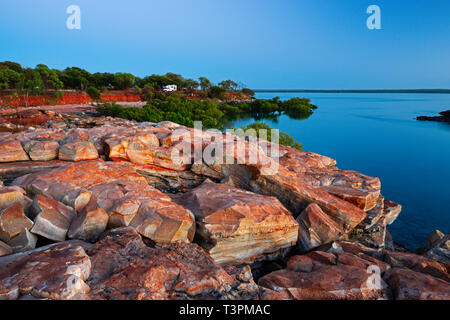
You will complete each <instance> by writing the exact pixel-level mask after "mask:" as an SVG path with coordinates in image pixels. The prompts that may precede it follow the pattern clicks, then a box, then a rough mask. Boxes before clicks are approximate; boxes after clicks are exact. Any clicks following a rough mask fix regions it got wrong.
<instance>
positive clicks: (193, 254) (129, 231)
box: [87, 227, 257, 300]
mask: <svg viewBox="0 0 450 320" xmlns="http://www.w3.org/2000/svg"><path fill="white" fill-rule="evenodd" d="M87 253H88V255H89V256H90V258H91V262H92V270H93V271H92V274H91V276H90V278H89V280H88V281H87V283H88V285H89V286H90V287H91V289H92V292H91V295H90V296H91V298H92V299H120V300H125V299H131V300H142V299H147V300H155V299H158V300H161V299H183V300H186V299H194V298H195V299H202V298H214V297H216V298H227V297H230V296H233V297H236V296H240V293H242V294H248V293H249V292H248V291H247V290H246V289H248V288H249V286H247V287H245V288H244V290H243V292H242V291H241V290H240V289H239V284H240V280H238V279H236V278H235V277H233V276H231V275H229V274H228V273H227V272H226V271H225V270H224V269H223V268H221V267H220V266H218V265H216V264H215V263H214V261H213V260H212V258H211V257H210V256H209V255H208V254H207V253H206V252H205V251H204V250H203V249H201V248H200V247H199V246H198V245H196V244H190V243H181V242H178V243H173V244H170V245H164V246H161V247H157V248H150V247H147V246H145V245H144V243H143V242H142V240H141V238H140V236H139V235H138V234H137V232H136V231H135V230H134V229H133V228H129V227H126V228H119V229H115V230H112V231H109V232H108V233H107V234H106V235H105V236H104V238H103V239H102V240H100V241H99V242H97V243H96V244H95V245H94V246H92V247H91V248H89V249H88V250H87ZM241 284H242V283H241ZM256 292H257V291H256ZM256 292H253V296H254V295H255V294H256ZM240 297H241V298H244V297H243V296H240ZM250 297H251V296H250ZM246 298H248V297H247V296H246Z"/></svg>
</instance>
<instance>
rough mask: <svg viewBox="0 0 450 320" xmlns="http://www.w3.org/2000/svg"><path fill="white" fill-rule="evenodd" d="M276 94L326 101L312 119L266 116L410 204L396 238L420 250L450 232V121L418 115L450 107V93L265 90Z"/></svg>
mask: <svg viewBox="0 0 450 320" xmlns="http://www.w3.org/2000/svg"><path fill="white" fill-rule="evenodd" d="M274 96H279V97H280V98H282V99H289V98H291V97H294V96H300V97H307V98H310V99H311V101H312V103H313V104H315V105H317V106H318V107H319V108H318V109H317V110H316V111H315V113H314V115H312V116H311V117H310V118H309V119H306V120H293V119H290V118H289V117H288V116H285V115H283V116H280V117H279V118H278V120H277V121H270V120H262V121H264V122H266V123H268V124H269V125H271V126H272V127H274V128H278V129H280V130H282V131H285V132H288V133H289V134H291V135H292V136H294V137H295V139H296V140H297V141H299V142H301V143H302V144H303V146H304V150H307V151H313V152H317V153H320V154H323V155H327V156H330V157H332V158H334V159H336V160H337V162H338V167H339V168H340V169H352V170H357V171H360V172H362V173H364V174H367V175H370V176H376V177H379V178H380V179H381V183H382V193H383V195H384V196H385V197H386V198H387V199H390V200H393V201H396V202H398V203H400V204H402V205H403V211H402V213H401V214H400V217H399V218H398V219H397V221H396V222H395V223H394V224H393V225H391V226H390V227H389V230H390V232H391V233H392V236H393V238H394V240H395V241H396V242H399V243H401V244H404V245H406V246H407V247H409V248H410V249H416V248H418V247H420V246H422V245H424V244H425V241H426V238H427V236H428V234H429V233H430V232H432V231H433V230H435V229H439V230H441V231H443V232H445V233H448V232H450V125H449V124H445V123H436V122H421V121H416V120H414V119H415V117H416V116H419V115H436V114H437V113H439V112H440V111H444V110H449V109H450V95H449V94H330V93H297V94H296V93H293V94H291V93H259V94H258V95H257V97H258V98H272V97H274ZM251 122H253V119H245V120H239V121H236V122H234V123H233V125H234V126H235V127H239V126H241V125H247V124H250V123H251Z"/></svg>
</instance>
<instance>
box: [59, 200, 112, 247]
mask: <svg viewBox="0 0 450 320" xmlns="http://www.w3.org/2000/svg"><path fill="white" fill-rule="evenodd" d="M108 220H109V216H108V214H107V213H106V211H105V210H103V209H102V208H99V207H98V206H97V203H95V202H94V201H91V202H90V204H88V205H87V206H86V208H84V209H83V211H82V212H81V213H78V214H77V215H76V216H75V218H74V219H73V220H72V222H71V224H70V228H69V230H68V233H67V236H68V237H69V238H70V239H79V240H83V241H88V242H94V241H96V240H97V239H98V238H99V237H100V235H101V234H102V233H103V232H104V231H105V229H106V226H107V225H108Z"/></svg>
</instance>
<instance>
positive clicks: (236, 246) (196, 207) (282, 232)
mask: <svg viewBox="0 0 450 320" xmlns="http://www.w3.org/2000/svg"><path fill="white" fill-rule="evenodd" d="M174 199H175V201H176V202H177V203H179V204H181V205H182V206H184V207H185V208H188V209H189V210H191V211H192V212H193V213H194V215H195V218H196V221H197V228H198V230H197V234H198V236H199V237H200V238H201V239H202V242H201V244H202V246H203V247H204V248H206V249H207V250H208V251H209V253H210V254H211V256H212V257H213V258H214V260H215V261H216V262H218V263H221V264H224V263H230V262H232V263H238V262H254V261H258V260H262V259H274V258H277V257H280V256H281V255H282V254H283V252H284V251H285V249H286V248H289V247H291V246H293V245H295V243H296V241H297V234H298V224H297V222H296V221H295V219H294V218H293V217H292V216H291V214H290V212H289V211H288V210H287V209H286V208H284V206H283V205H282V204H281V203H280V202H279V201H278V200H277V199H276V198H274V197H268V196H262V195H257V194H254V193H252V192H248V191H244V190H241V189H237V188H234V187H230V186H227V185H223V184H215V183H204V184H202V185H201V186H199V187H197V188H195V189H193V190H191V191H189V192H187V193H186V194H184V195H182V196H181V197H179V198H176V197H174Z"/></svg>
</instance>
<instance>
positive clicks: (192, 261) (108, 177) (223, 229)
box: [0, 111, 450, 299]
mask: <svg viewBox="0 0 450 320" xmlns="http://www.w3.org/2000/svg"><path fill="white" fill-rule="evenodd" d="M33 115H36V114H35V113H30V117H31V116H33ZM42 117H47V118H49V119H48V120H50V121H48V122H44V121H39V123H38V122H36V124H35V125H34V127H32V128H29V129H27V130H23V131H21V132H1V133H0V299H17V298H19V297H24V296H33V297H35V298H38V299H42V298H49V299H206V298H212V297H214V298H220V299H239V298H243V299H254V298H259V299H261V298H262V299H265V298H266V299H450V289H449V281H450V277H449V271H450V248H449V243H450V241H449V240H448V239H449V236H448V235H445V234H442V233H439V232H435V233H434V234H432V235H431V236H430V239H429V241H428V244H427V246H426V247H425V248H423V250H422V251H421V252H423V255H419V254H415V253H410V252H400V251H395V250H396V249H395V248H397V247H396V246H394V245H393V243H392V239H390V237H389V233H388V232H387V229H386V227H387V225H389V224H392V223H393V222H394V221H395V219H396V218H397V217H398V215H399V214H400V212H401V205H399V204H397V203H395V202H392V201H389V200H387V199H384V197H383V196H382V195H381V193H380V190H381V182H380V180H379V179H378V178H375V177H368V176H366V175H364V174H361V173H358V172H355V171H350V170H340V169H338V168H337V167H336V161H335V160H333V159H331V158H329V157H326V156H322V155H318V154H315V153H311V152H306V151H299V150H296V149H292V148H289V147H283V146H277V145H274V144H270V143H266V144H265V146H264V145H258V144H256V143H255V141H253V140H252V139H246V138H241V137H237V136H233V135H230V134H223V133H220V132H206V131H201V130H197V129H189V128H185V127H182V126H179V125H177V124H175V123H172V122H162V123H158V124H153V123H136V122H134V121H126V120H121V119H113V118H108V117H106V118H105V117H99V118H95V117H87V116H72V117H70V118H68V117H65V116H63V115H59V114H55V113H53V114H52V113H51V112H50V111H45V112H44V111H39V114H37V118H36V119H38V118H39V119H41V118H42ZM266 146H267V149H266V148H265V147H266ZM221 147H224V148H225V150H226V151H228V153H221V152H220V150H221V149H220V148H221ZM239 148H240V149H239ZM238 150H241V151H242V153H239V152H238ZM207 179H209V180H207ZM68 239H72V240H68ZM349 239H350V240H351V241H349ZM49 242H56V244H52V245H47V246H45V247H42V244H44V243H45V244H48V243H49ZM192 242H194V243H192ZM36 246H37V248H35V247H36ZM386 248H388V249H389V250H387V249H386ZM253 275H255V279H256V280H257V281H256V282H257V283H258V284H256V283H255V281H254V280H253Z"/></svg>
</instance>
